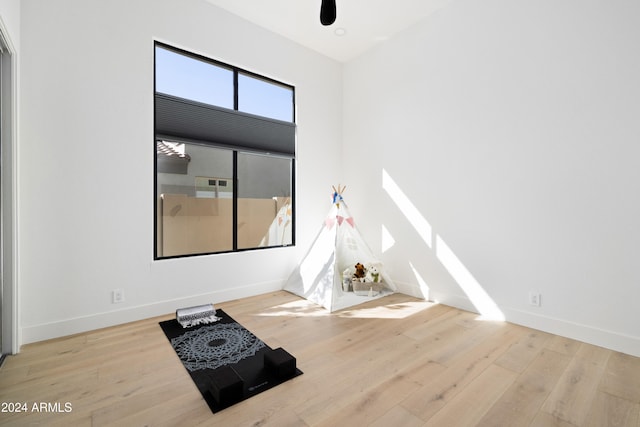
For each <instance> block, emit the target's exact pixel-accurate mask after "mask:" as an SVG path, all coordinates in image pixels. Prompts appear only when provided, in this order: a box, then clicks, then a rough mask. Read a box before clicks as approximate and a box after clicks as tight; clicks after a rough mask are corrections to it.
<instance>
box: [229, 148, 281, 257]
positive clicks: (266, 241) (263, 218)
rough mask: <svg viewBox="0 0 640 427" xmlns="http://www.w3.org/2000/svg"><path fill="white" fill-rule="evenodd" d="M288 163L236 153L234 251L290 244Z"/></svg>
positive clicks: (268, 157)
mask: <svg viewBox="0 0 640 427" xmlns="http://www.w3.org/2000/svg"><path fill="white" fill-rule="evenodd" d="M292 162H293V160H292V159H290V158H281V157H274V156H264V155H258V154H250V153H238V249H247V248H256V247H264V246H284V245H290V244H291V243H292V240H293V239H292V236H293V234H292V233H293V232H292V230H293V223H292V216H293V210H292V203H291V192H292V191H291V190H292V189H291V187H292V185H291V178H292V176H293V173H292V172H293V171H292Z"/></svg>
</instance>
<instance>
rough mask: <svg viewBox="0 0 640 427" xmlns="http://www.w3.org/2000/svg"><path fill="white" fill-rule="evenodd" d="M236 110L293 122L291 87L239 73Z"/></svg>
mask: <svg viewBox="0 0 640 427" xmlns="http://www.w3.org/2000/svg"><path fill="white" fill-rule="evenodd" d="M238 110H239V111H244V112H245V113H251V114H256V115H259V116H264V117H269V118H271V119H277V120H283V121H286V122H293V89H291V88H290V87H287V86H284V85H279V84H275V83H272V82H269V81H266V80H262V79H258V78H255V77H250V76H248V75H246V74H242V73H240V74H238Z"/></svg>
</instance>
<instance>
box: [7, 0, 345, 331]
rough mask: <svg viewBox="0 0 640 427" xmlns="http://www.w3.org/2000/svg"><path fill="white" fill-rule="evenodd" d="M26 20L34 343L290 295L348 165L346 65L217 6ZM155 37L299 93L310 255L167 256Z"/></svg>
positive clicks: (33, 11) (84, 9)
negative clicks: (209, 305)
mask: <svg viewBox="0 0 640 427" xmlns="http://www.w3.org/2000/svg"><path fill="white" fill-rule="evenodd" d="M21 13H22V21H21V22H22V51H21V55H22V70H21V90H22V98H21V110H20V112H21V129H20V130H21V140H20V144H21V147H20V164H19V172H20V175H19V182H20V201H19V202H20V205H19V214H20V230H19V233H20V248H19V250H20V252H19V257H20V282H19V287H20V319H21V326H22V342H23V343H28V342H32V341H37V340H42V339H47V338H52V337H57V336H62V335H66V334H70V333H75V332H79V331H83V330H89V329H94V328H97V327H101V326H107V325H113V324H117V323H122V322H126V321H129V320H134V319H140V318H144V317H149V316H152V315H159V314H164V313H170V312H172V311H173V310H175V309H176V308H178V307H182V306H186V305H193V304H197V303H203V302H214V303H216V302H220V301H225V300H230V299H234V298H238V297H244V296H247V295H254V294H259V293H263V292H268V291H271V290H275V289H281V288H282V285H283V283H284V281H285V280H286V278H287V277H288V275H289V274H290V272H291V271H292V269H293V267H294V265H295V264H296V261H297V260H298V259H299V257H300V256H301V255H302V254H303V253H304V250H305V249H306V248H307V247H308V246H309V244H310V243H311V239H312V238H313V237H314V235H315V232H316V231H317V229H318V224H321V221H322V219H323V216H324V213H325V211H326V209H327V203H328V197H329V191H330V185H331V184H333V183H335V182H336V181H337V177H338V175H339V173H340V171H341V167H340V158H339V156H336V155H335V153H337V152H339V151H340V147H341V131H342V127H341V126H342V123H341V119H342V111H341V107H340V106H341V102H342V87H341V79H342V67H341V65H340V64H338V63H337V62H334V61H332V60H329V59H326V58H325V57H322V56H320V55H318V54H316V53H314V52H312V51H310V50H307V49H304V48H302V47H300V46H299V45H297V44H294V43H292V42H290V41H287V40H285V39H283V38H281V37H279V36H276V35H274V34H272V33H269V32H267V31H264V30H262V29H260V28H258V27H256V26H254V25H251V24H249V23H248V22H246V21H244V20H241V19H239V18H237V17H235V16H233V15H230V14H228V13H226V12H223V11H222V10H220V9H218V8H216V7H214V6H212V5H210V4H209V3H206V2H205V1H203V0H137V1H134V2H132V1H128V0H117V1H115V0H110V1H87V0H25V1H23V2H22V11H21ZM154 40H159V41H163V42H166V43H170V44H173V45H176V46H178V47H181V48H184V49H187V50H190V51H193V52H197V53H200V54H203V55H205V56H208V57H211V58H215V59H218V60H221V61H224V62H227V63H230V64H233V65H236V66H239V67H242V68H245V69H247V70H250V71H255V72H257V73H260V74H263V75H266V76H269V77H272V78H275V79H278V80H281V81H284V82H286V83H289V84H293V85H294V86H295V87H296V99H297V117H298V144H299V150H298V160H299V163H298V178H297V194H298V199H297V203H298V206H299V209H298V214H297V215H298V216H297V220H298V236H297V237H298V246H297V247H296V248H283V249H276V250H266V251H254V252H245V253H239V254H224V255H213V256H203V257H196V258H187V259H174V260H164V261H153V234H154V230H153V200H154V191H153V159H154V148H153V147H154V141H153V41H154ZM115 288H122V289H123V290H124V293H125V299H126V301H125V302H124V303H122V304H117V305H114V304H111V290H113V289H115Z"/></svg>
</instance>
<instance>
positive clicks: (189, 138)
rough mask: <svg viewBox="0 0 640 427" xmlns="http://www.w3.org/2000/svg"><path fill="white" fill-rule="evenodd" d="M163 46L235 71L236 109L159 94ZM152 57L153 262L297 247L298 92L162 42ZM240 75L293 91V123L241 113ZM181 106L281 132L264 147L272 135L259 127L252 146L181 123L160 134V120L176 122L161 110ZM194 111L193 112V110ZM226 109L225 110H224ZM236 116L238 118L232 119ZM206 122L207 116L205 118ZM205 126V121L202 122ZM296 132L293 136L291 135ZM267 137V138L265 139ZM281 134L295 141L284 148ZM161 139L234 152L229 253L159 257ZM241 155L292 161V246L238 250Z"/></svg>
mask: <svg viewBox="0 0 640 427" xmlns="http://www.w3.org/2000/svg"><path fill="white" fill-rule="evenodd" d="M157 47H160V48H162V49H167V50H170V51H172V52H175V53H178V54H181V55H185V56H187V57H191V58H193V59H196V60H200V61H204V62H207V63H210V64H213V65H215V66H219V67H222V68H226V69H229V70H231V71H232V72H233V110H228V109H226V108H223V107H217V106H214V105H209V104H204V103H201V102H198V101H192V100H188V99H184V98H180V97H177V96H172V95H167V94H163V93H161V92H156V48H157ZM153 57H154V61H153V100H154V101H153V103H154V116H153V123H154V125H153V126H154V129H153V134H154V138H153V139H154V141H153V147H154V151H153V158H154V161H153V165H154V167H153V181H154V182H153V184H154V185H153V192H154V194H153V200H154V202H153V212H154V219H153V259H154V260H156V261H157V260H165V259H175V258H187V257H196V256H203V255H214V254H225V253H236V252H245V251H253V250H263V249H273V248H281V247H289V246H295V244H296V197H295V194H296V180H295V178H296V145H297V135H296V108H295V106H296V92H295V86H293V85H290V84H287V83H284V82H281V81H278V80H275V79H272V78H270V77H267V76H264V75H261V74H258V73H255V72H252V71H249V70H246V69H243V68H241V67H237V66H234V65H231V64H227V63H224V62H222V61H219V60H216V59H212V58H208V57H205V56H202V55H199V54H196V53H193V52H189V51H186V50H184V49H180V48H177V47H175V46H171V45H169V44H166V43H163V42H160V41H154V43H153ZM239 74H244V75H247V76H250V77H253V78H256V79H260V80H263V81H265V82H268V83H272V84H275V85H278V86H282V87H286V88H289V89H291V92H292V118H291V122H287V121H281V120H277V119H271V118H268V117H262V116H257V115H254V114H250V113H244V112H242V111H239V110H238V104H239V102H238V75H239ZM180 103H182V104H183V105H186V104H188V106H187V109H186V110H184V111H186V112H187V113H190V112H193V111H196V114H197V111H206V109H209V110H218V112H220V110H222V112H223V113H227V115H228V116H229V117H232V120H236V119H237V120H239V123H238V124H234V125H235V126H236V128H237V129H240V128H242V129H246V128H247V127H253V126H246V125H247V124H248V123H252V121H253V123H266V125H267V126H269V125H271V126H272V127H274V128H277V129H278V130H276V131H275V132H274V135H273V136H271V140H270V141H268V142H267V143H265V144H261V142H260V141H259V139H261V138H266V139H268V138H270V135H267V134H266V133H264V131H263V133H262V134H261V135H260V136H259V137H258V136H256V135H258V134H260V131H261V130H263V129H260V127H259V126H258V129H257V130H255V131H254V132H253V135H250V136H249V138H254V139H251V141H252V143H251V144H250V145H240V144H237V143H234V140H233V137H232V138H226V137H223V138H221V139H215V140H213V139H209V138H207V137H206V136H205V137H204V138H203V137H202V136H201V135H198V134H195V133H194V134H185V133H182V132H181V131H180V130H179V126H180V124H178V127H171V125H168V126H166V128H167V129H169V131H168V132H167V130H166V129H162V131H161V132H158V122H159V117H160V116H162V117H166V118H168V119H167V121H169V122H171V121H172V120H173V119H172V117H171V114H165V113H166V112H164V113H163V111H162V108H163V107H162V106H163V105H165V106H166V105H169V107H167V108H169V111H171V110H170V109H171V105H173V106H175V105H179V104H180ZM190 109H191V110H190ZM225 110H226V111H225ZM229 113H235V114H231V115H229ZM205 115H206V112H205ZM184 116H185V117H187V116H188V114H185V115H184ZM233 117H235V118H233ZM205 119H206V117H205ZM186 120H187V121H188V120H189V119H188V118H187V119H186ZM167 121H163V122H162V123H163V124H165V123H166V122H167ZM200 123H202V121H201V122H200ZM185 126H186V127H190V128H193V127H194V124H193V123H186V124H185V125H184V126H183V127H185ZM292 132H293V133H292ZM265 135H266V136H265ZM282 135H286V137H287V138H291V137H293V141H292V142H289V143H288V144H286V146H285V145H278V141H277V138H278V137H282ZM162 139H166V140H171V141H182V142H185V143H191V144H198V145H202V146H208V147H211V148H223V149H228V150H231V151H232V152H233V177H232V180H233V218H232V234H233V238H232V249H230V250H227V251H216V252H203V253H188V254H182V255H170V256H159V255H158V252H159V251H158V226H159V224H158V156H157V148H156V143H157V141H158V140H162ZM240 152H246V153H258V154H263V155H267V156H274V157H286V158H290V159H291V189H290V190H291V196H290V198H291V209H292V215H291V243H290V244H287V245H277V246H264V247H260V246H258V247H251V248H238V170H237V168H238V153H240Z"/></svg>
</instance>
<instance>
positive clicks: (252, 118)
mask: <svg viewBox="0 0 640 427" xmlns="http://www.w3.org/2000/svg"><path fill="white" fill-rule="evenodd" d="M155 121H156V123H155V124H156V138H169V139H170V138H177V139H186V140H191V141H200V142H202V143H210V144H212V145H222V146H227V147H234V148H238V149H246V150H251V151H259V152H265V153H273V154H285V155H289V156H292V157H293V156H295V140H296V125H295V123H289V122H283V121H280V120H274V119H269V118H266V117H261V116H256V115H253V114H248V113H242V112H239V111H234V110H229V109H227V108H222V107H216V106H213V105H209V104H203V103H200V102H195V101H191V100H187V99H183V98H179V97H176V96H171V95H166V94H161V93H156V95H155Z"/></svg>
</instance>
